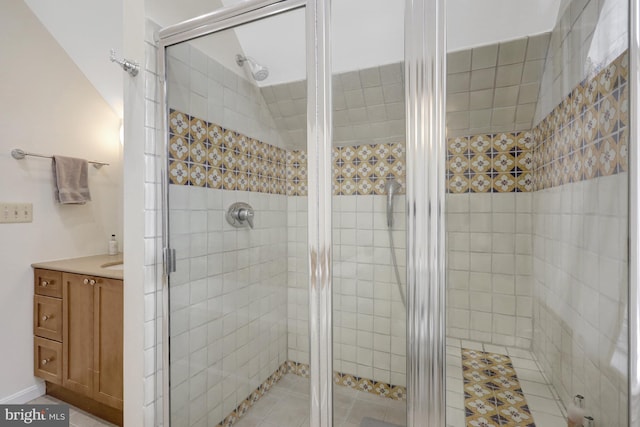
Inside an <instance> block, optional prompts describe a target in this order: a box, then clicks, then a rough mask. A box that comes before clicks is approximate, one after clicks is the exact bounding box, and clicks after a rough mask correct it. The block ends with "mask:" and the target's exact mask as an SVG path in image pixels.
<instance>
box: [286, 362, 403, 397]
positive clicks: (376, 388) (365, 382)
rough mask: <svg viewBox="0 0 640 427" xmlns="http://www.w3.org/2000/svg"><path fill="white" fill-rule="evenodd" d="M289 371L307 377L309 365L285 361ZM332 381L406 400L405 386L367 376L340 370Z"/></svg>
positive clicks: (334, 374)
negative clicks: (345, 372)
mask: <svg viewBox="0 0 640 427" xmlns="http://www.w3.org/2000/svg"><path fill="white" fill-rule="evenodd" d="M287 366H288V368H289V372H290V373H292V374H296V375H299V376H301V377H305V378H309V372H310V370H309V365H308V364H306V363H299V362H293V361H290V360H289V361H287ZM333 382H334V383H336V384H338V385H342V386H346V387H350V388H352V389H354V390H358V391H366V392H368V393H372V394H375V395H378V396H382V397H388V398H390V399H394V400H406V399H407V388H406V387H404V386H400V385H391V384H388V383H384V382H381V381H374V380H370V379H367V378H361V377H358V376H355V375H351V374H343V373H341V372H334V373H333Z"/></svg>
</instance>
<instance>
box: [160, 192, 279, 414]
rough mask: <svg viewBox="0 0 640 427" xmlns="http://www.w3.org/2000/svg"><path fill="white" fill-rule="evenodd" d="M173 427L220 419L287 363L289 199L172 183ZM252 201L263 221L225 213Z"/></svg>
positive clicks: (170, 194)
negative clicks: (233, 221)
mask: <svg viewBox="0 0 640 427" xmlns="http://www.w3.org/2000/svg"><path fill="white" fill-rule="evenodd" d="M169 200H170V229H171V238H172V241H173V246H174V247H175V248H176V254H177V270H176V272H175V274H172V276H171V282H170V309H171V312H170V313H171V314H170V328H171V348H170V350H171V391H172V400H171V405H172V406H171V415H172V425H175V426H196V425H201V424H202V425H217V423H219V422H220V421H222V420H223V418H224V417H225V416H227V415H228V414H229V413H231V412H232V411H233V410H234V409H235V408H236V407H237V406H238V405H239V404H240V403H242V401H244V399H246V398H247V397H248V396H249V395H250V394H251V392H252V391H254V390H255V389H256V388H257V387H258V386H259V385H260V384H262V383H263V382H264V381H265V380H266V379H267V378H268V377H269V375H271V374H272V373H273V372H275V371H276V370H277V368H278V367H279V366H280V365H281V364H282V363H284V362H285V361H286V360H287V314H286V313H287V311H286V301H287V237H286V236H287V234H286V227H287V210H286V206H287V199H286V196H284V195H274V194H262V193H251V192H242V191H227V190H213V189H207V188H199V187H190V186H181V185H171V186H169ZM236 201H245V202H248V203H249V204H251V205H252V207H253V208H254V209H255V212H256V218H255V228H254V229H249V228H241V229H236V228H234V227H232V226H231V225H229V224H228V223H227V222H226V220H225V211H226V209H227V207H228V206H229V205H231V204H232V203H234V202H236Z"/></svg>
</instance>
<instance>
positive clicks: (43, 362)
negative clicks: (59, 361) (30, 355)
mask: <svg viewBox="0 0 640 427" xmlns="http://www.w3.org/2000/svg"><path fill="white" fill-rule="evenodd" d="M52 360H53V358H52V357H50V358H48V359H42V361H41V362H40V363H41V364H42V365H46V364H47V363H49V362H51V361H52Z"/></svg>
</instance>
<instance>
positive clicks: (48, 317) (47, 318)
mask: <svg viewBox="0 0 640 427" xmlns="http://www.w3.org/2000/svg"><path fill="white" fill-rule="evenodd" d="M49 319H51V317H50V316H49V315H48V314H45V315H44V316H42V321H43V322H46V321H47V320H49Z"/></svg>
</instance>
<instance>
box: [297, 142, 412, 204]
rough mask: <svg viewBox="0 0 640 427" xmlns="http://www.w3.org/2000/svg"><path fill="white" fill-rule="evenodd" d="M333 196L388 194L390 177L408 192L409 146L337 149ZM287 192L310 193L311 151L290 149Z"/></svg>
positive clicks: (335, 151)
mask: <svg viewBox="0 0 640 427" xmlns="http://www.w3.org/2000/svg"><path fill="white" fill-rule="evenodd" d="M332 157H333V173H332V182H333V195H334V196H351V195H372V194H378V195H384V194H386V193H385V184H386V182H387V179H389V178H394V179H396V180H397V181H398V182H399V183H400V184H401V185H402V190H401V192H403V191H404V185H405V184H404V183H405V169H406V166H405V164H406V162H405V147H404V144H402V143H392V144H363V145H355V146H344V147H334V148H333V153H332ZM287 195H289V196H306V195H307V153H306V151H304V150H299V151H288V152H287Z"/></svg>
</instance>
